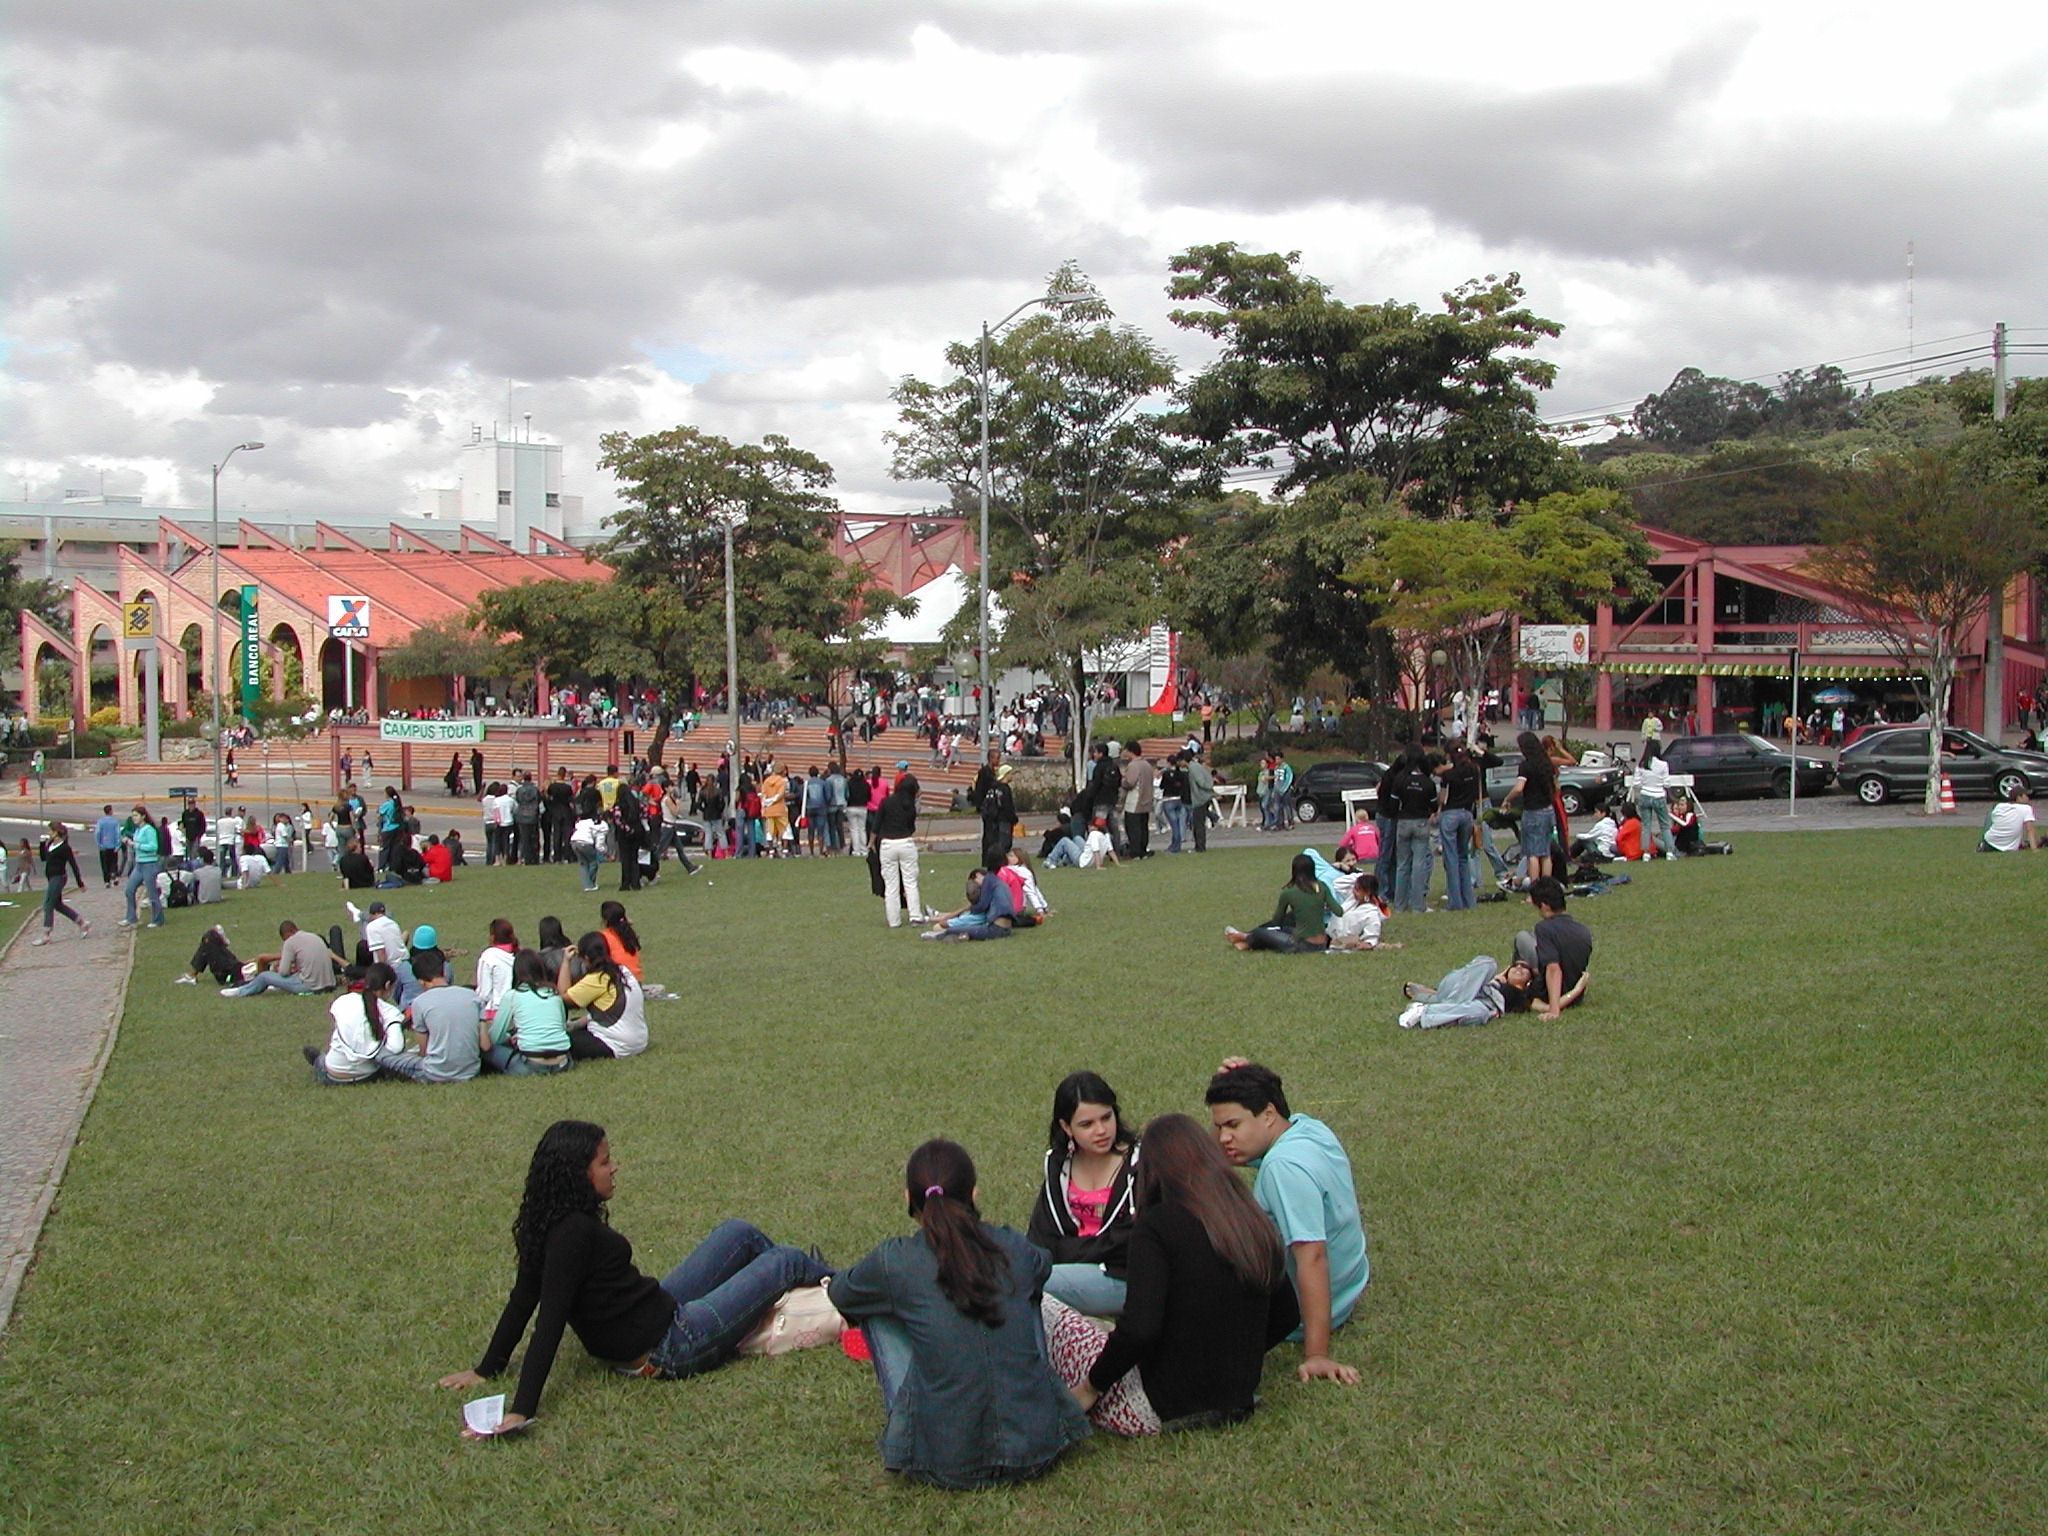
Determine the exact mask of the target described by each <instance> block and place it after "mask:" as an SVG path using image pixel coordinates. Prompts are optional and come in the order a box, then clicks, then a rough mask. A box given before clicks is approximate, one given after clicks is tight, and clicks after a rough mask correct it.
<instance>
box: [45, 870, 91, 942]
mask: <svg viewBox="0 0 2048 1536" xmlns="http://www.w3.org/2000/svg"><path fill="white" fill-rule="evenodd" d="M59 912H62V913H63V914H64V915H65V916H66V917H68V918H70V919H71V921H72V922H74V923H76V924H78V925H79V926H80V927H84V926H85V919H84V918H82V917H80V916H79V915H78V914H77V913H76V912H74V911H72V910H71V907H70V905H69V903H67V902H66V901H65V900H64V882H63V881H62V880H51V881H48V882H46V883H45V884H44V886H43V932H45V933H48V932H49V931H50V930H51V929H52V928H54V927H56V926H57V914H58V913H59Z"/></svg>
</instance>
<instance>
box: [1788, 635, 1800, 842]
mask: <svg viewBox="0 0 2048 1536" xmlns="http://www.w3.org/2000/svg"><path fill="white" fill-rule="evenodd" d="M1790 724H1791V729H1790V730H1789V731H1788V732H1787V733H1786V735H1787V736H1788V737H1789V738H1790V739H1789V740H1788V741H1787V742H1786V746H1787V747H1789V748H1790V749H1791V752H1792V787H1791V792H1790V793H1791V802H1790V804H1789V805H1788V806H1787V808H1786V811H1785V814H1786V815H1787V816H1797V815H1798V814H1799V652H1798V651H1797V650H1794V651H1793V652H1792V714H1791V718H1790Z"/></svg>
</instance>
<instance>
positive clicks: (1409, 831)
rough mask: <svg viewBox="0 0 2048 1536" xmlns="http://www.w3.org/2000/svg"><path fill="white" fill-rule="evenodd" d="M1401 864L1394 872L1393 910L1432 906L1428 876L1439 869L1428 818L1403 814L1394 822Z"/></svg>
mask: <svg viewBox="0 0 2048 1536" xmlns="http://www.w3.org/2000/svg"><path fill="white" fill-rule="evenodd" d="M1394 825H1395V829H1396V830H1395V834H1394V837H1395V842H1396V845H1397V850H1396V851H1397V857H1398V859H1399V866H1398V868H1397V869H1396V871H1395V874H1394V910H1395V911H1396V912H1425V911H1427V910H1428V909H1429V877H1430V875H1431V874H1433V873H1434V872H1435V869H1436V853H1435V848H1434V839H1435V831H1434V829H1433V828H1432V827H1431V826H1430V824H1429V821H1428V818H1426V817H1421V816H1403V817H1402V818H1401V819H1400V820H1399V821H1398V822H1396V823H1395V824H1394Z"/></svg>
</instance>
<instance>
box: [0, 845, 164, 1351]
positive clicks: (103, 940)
mask: <svg viewBox="0 0 2048 1536" xmlns="http://www.w3.org/2000/svg"><path fill="white" fill-rule="evenodd" d="M81 862H82V863H85V864H88V865H89V864H91V863H92V862H93V861H92V855H91V852H90V850H88V851H87V852H86V854H85V857H84V858H83V859H82V860H81ZM5 899H6V900H7V901H9V902H11V903H12V906H11V907H8V908H5V909H0V921H4V925H5V928H6V930H8V931H11V932H14V931H15V930H16V929H17V925H18V924H21V922H22V919H23V918H25V917H26V918H28V919H29V920H30V921H29V923H28V925H27V926H26V927H22V928H20V930H19V931H18V932H15V938H14V942H13V943H12V944H11V945H9V946H8V948H7V950H6V952H5V954H4V956H0V1329H4V1328H5V1327H6V1325H7V1319H8V1317H9V1315H10V1314H11V1313H12V1312H13V1310H14V1298H15V1296H16V1294H17V1293H18V1292H19V1290H20V1288H21V1282H22V1280H23V1278H24V1277H25V1276H26V1275H27V1273H28V1270H29V1266H30V1262H31V1260H32V1259H33V1257H34V1254H35V1244H36V1235H37V1233H39V1232H40V1231H41V1230H42V1224H43V1218H44V1216H46V1215H47V1214H48V1213H49V1209H50V1204H51V1202H52V1201H53V1200H54V1199H55V1198H56V1194H57V1187H58V1184H59V1182H60V1181H61V1180H62V1178H63V1176H64V1164H65V1162H66V1160H67V1159H68V1158H69V1157H70V1154H71V1144H72V1141H73V1140H74V1138H75V1137H76V1136H77V1134H78V1128H79V1126H80V1124H81V1123H82V1122H83V1121H84V1119H85V1112H86V1108H87V1106H88V1105H90V1104H91V1102H92V1094H93V1090H94V1088H95V1087H97V1086H98V1083H99V1076H100V1071H101V1069H102V1067H103V1066H104V1065H105V1063H106V1058H107V1056H108V1055H109V1054H110V1052H111V1049H112V1046H113V1038H114V1033H115V1030H116V1028H117V1026H118V1022H119V1018H120V1013H121V1006H122V1002H123V1000H124V998H125V997H126V995H127V990H128V965H129V959H130V954H131V950H132V948H133V941H132V939H131V936H130V935H128V934H126V933H122V932H120V931H119V930H117V929H116V928H115V926H114V924H115V922H116V921H117V920H118V919H119V918H120V916H121V898H120V892H119V891H106V890H102V889H100V887H99V884H98V882H97V878H96V871H95V878H94V883H93V884H92V885H91V886H89V887H88V888H87V889H86V890H84V891H79V892H72V893H70V894H69V895H68V896H67V898H66V899H67V900H68V901H69V902H70V904H71V905H72V906H73V907H75V908H77V909H78V910H79V911H81V912H83V913H84V914H85V916H86V917H87V919H88V920H89V921H90V922H91V923H92V925H93V931H92V933H91V935H90V936H89V937H82V936H80V934H79V932H78V930H77V929H76V928H74V927H72V925H71V924H70V923H68V922H66V921H65V920H64V919H63V918H62V917H59V918H58V919H57V937H56V940H55V941H54V942H53V943H51V944H48V945H45V946H41V947H37V946H34V945H31V944H30V942H29V940H30V939H31V938H33V937H34V935H35V934H36V933H38V932H40V931H41V927H42V924H41V918H40V908H41V906H42V895H41V892H40V889H38V890H37V891H33V892H21V893H17V894H14V895H12V896H9V897H6V898H5Z"/></svg>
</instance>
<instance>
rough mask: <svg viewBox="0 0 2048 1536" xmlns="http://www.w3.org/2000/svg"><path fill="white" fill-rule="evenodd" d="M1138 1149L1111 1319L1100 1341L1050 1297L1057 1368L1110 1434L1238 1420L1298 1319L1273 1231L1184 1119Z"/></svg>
mask: <svg viewBox="0 0 2048 1536" xmlns="http://www.w3.org/2000/svg"><path fill="white" fill-rule="evenodd" d="M1144 1146H1145V1156H1144V1159H1143V1161H1142V1162H1141V1163H1140V1165H1139V1167H1138V1171H1137V1175H1136V1187H1137V1195H1138V1220H1137V1223H1136V1226H1135V1227H1134V1228H1133V1230H1132V1233H1131V1241H1130V1284H1129V1288H1128V1291H1127V1293H1126V1298H1125V1304H1124V1309H1123V1315H1122V1318H1121V1319H1120V1320H1119V1321H1118V1323H1117V1325H1116V1331H1115V1332H1113V1333H1111V1334H1109V1335H1108V1336H1107V1337H1105V1336H1104V1335H1103V1334H1102V1332H1101V1331H1100V1330H1099V1329H1098V1328H1096V1327H1094V1326H1093V1325H1092V1324H1089V1323H1088V1322H1086V1320H1085V1319H1083V1318H1081V1317H1079V1316H1078V1315H1077V1314H1076V1313H1074V1312H1073V1311H1071V1310H1069V1309H1068V1308H1066V1307H1065V1306H1064V1305H1063V1304H1062V1303H1061V1302H1060V1301H1059V1300H1057V1299H1056V1298H1054V1297H1053V1296H1051V1295H1050V1294H1048V1295H1047V1297H1046V1300H1045V1307H1044V1310H1045V1314H1046V1338H1047V1341H1048V1346H1049V1348H1050V1349H1051V1351H1052V1358H1053V1366H1054V1369H1056V1370H1058V1371H1059V1373H1060V1375H1061V1378H1062V1379H1063V1380H1065V1382H1066V1383H1067V1386H1068V1389H1069V1390H1070V1391H1072V1392H1073V1394H1074V1400H1075V1401H1076V1402H1078V1403H1079V1404H1080V1405H1081V1406H1082V1408H1084V1409H1087V1410H1089V1412H1090V1415H1091V1417H1093V1418H1094V1419H1095V1421H1096V1422H1097V1423H1098V1424H1100V1425H1101V1426H1102V1427H1103V1428H1105V1429H1109V1430H1111V1431H1112V1432H1113V1433H1118V1434H1158V1433H1160V1432H1161V1431H1162V1430H1176V1429H1196V1428H1205V1427H1210V1426H1217V1425H1224V1424H1236V1423H1239V1422H1241V1421H1243V1420H1244V1419H1246V1418H1249V1417H1250V1416H1251V1412H1252V1409H1253V1407H1254V1406H1256V1404H1257V1401H1258V1398H1257V1393H1258V1389H1259V1376H1260V1374H1261V1373H1262V1372H1263V1370H1264V1369H1265V1361H1266V1351H1267V1350H1269V1349H1271V1348H1272V1347H1273V1346H1274V1345H1275V1344H1277V1343H1279V1342H1280V1341H1281V1340H1282V1339H1284V1338H1286V1337H1287V1335H1288V1334H1289V1333H1291V1332H1293V1331H1294V1328H1295V1326H1296V1325H1297V1324H1298V1323H1299V1322H1300V1321H1301V1314H1300V1310H1299V1308H1298V1307H1297V1306H1296V1304H1295V1298H1294V1288H1293V1287H1292V1286H1291V1285H1289V1284H1288V1283H1287V1259H1286V1255H1285V1253H1284V1252H1283V1250H1282V1248H1281V1244H1280V1234H1279V1232H1278V1231H1277V1230H1276V1229H1275V1228H1274V1226H1273V1221H1272V1218H1271V1217H1269V1216H1268V1215H1267V1214H1266V1213H1265V1212H1264V1211H1263V1210H1261V1209H1260V1208H1259V1205H1258V1203H1257V1201H1255V1200H1254V1199H1253V1198H1252V1195H1251V1192H1250V1191H1249V1190H1247V1189H1246V1188H1245V1187H1244V1182H1243V1181H1242V1180H1241V1179H1239V1178H1238V1177H1237V1176H1236V1175H1235V1174H1234V1173H1232V1172H1231V1168H1230V1163H1229V1161H1228V1160H1227V1159H1226V1158H1225V1157H1224V1155H1223V1152H1222V1149H1221V1148H1219V1147H1218V1146H1217V1145H1216V1139H1215V1137H1213V1136H1212V1135H1210V1134H1209V1132H1207V1131H1206V1130H1204V1129H1203V1128H1202V1127H1201V1126H1199V1125H1197V1124H1196V1123H1195V1122H1194V1121H1193V1120H1191V1119H1189V1118H1188V1117H1187V1116H1186V1115H1161V1116H1160V1117H1159V1118H1158V1119H1156V1120H1154V1121H1153V1122H1152V1123H1151V1124H1150V1125H1148V1126H1146V1127H1145V1141H1144ZM1077 1325H1078V1326H1077ZM1119 1398H1122V1399H1124V1401H1122V1402H1119V1401H1118V1399H1119Z"/></svg>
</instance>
